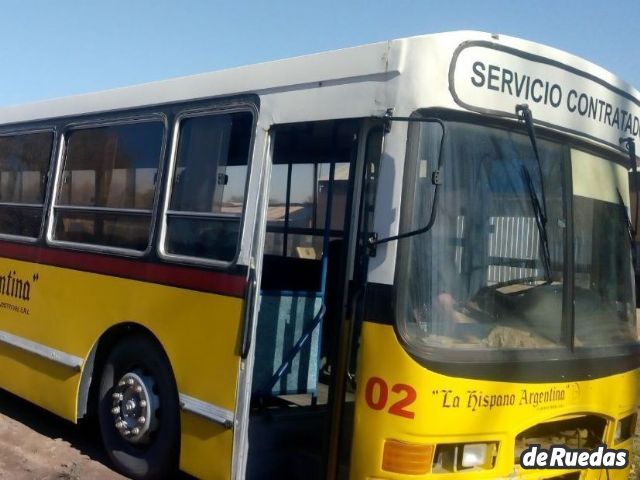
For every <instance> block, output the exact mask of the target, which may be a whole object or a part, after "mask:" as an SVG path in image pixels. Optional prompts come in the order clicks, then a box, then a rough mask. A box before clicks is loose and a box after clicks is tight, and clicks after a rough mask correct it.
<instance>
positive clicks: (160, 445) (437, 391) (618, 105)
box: [0, 32, 640, 480]
mask: <svg viewBox="0 0 640 480" xmlns="http://www.w3.org/2000/svg"><path fill="white" fill-rule="evenodd" d="M639 135H640V93H639V92H638V91H637V90H635V89H633V88H632V87H631V86H629V85H628V84H626V83H624V82H623V81H622V80H620V79H618V78H616V77H615V76H613V75H612V74H611V73H609V72H607V71H605V70H603V69H601V68H599V67H597V66H595V65H593V64H591V63H589V62H587V61H585V60H582V59H580V58H577V57H574V56H572V55H570V54H567V53H565V52H562V51H559V50H556V49H553V48H549V47H545V46H541V45H538V44H534V43H530V42H527V41H524V40H519V39H515V38H510V37H504V36H500V35H490V34H485V33H478V32H455V33H443V34H435V35H428V36H420V37H414V38H406V39H400V40H393V41H389V42H383V43H377V44H372V45H366V46H362V47H357V48H350V49H346V50H340V51H335V52H329V53H322V54H318V55H311V56H306V57H301V58H294V59H289V60H283V61H278V62H272V63H266V64H260V65H255V66H249V67H244V68H237V69H232V70H226V71H221V72H217V73H211V74H203V75H196V76H192V77H186V78H180V79H175V80H168V81H162V82H157V83H151V84H147V85H140V86H134V87H130V88H123V89H117V90H112V91H107V92H100V93H95V94H88V95H80V96H76V97H71V98H65V99H59V100H52V101H46V102H41V103H36V104H32V105H25V106H18V107H10V108H3V109H0V296H1V297H2V298H1V299H0V386H1V387H2V388H4V389H6V390H9V391H11V392H13V393H15V394H17V395H19V396H21V397H24V398H26V399H28V400H30V401H32V402H34V403H36V404H38V405H40V406H42V407H44V408H46V409H48V410H50V411H52V412H54V413H56V414H58V415H60V416H62V417H64V418H66V419H69V420H71V421H74V422H75V421H78V420H79V419H82V418H84V417H91V416H95V417H97V418H98V421H99V424H100V431H101V435H102V440H103V443H104V445H105V448H106V450H107V451H108V453H109V455H110V458H111V459H112V461H113V463H114V465H115V467H116V468H117V469H118V470H120V471H121V472H123V473H124V474H125V475H127V476H129V477H132V478H137V479H152V478H171V476H172V475H173V474H174V472H175V470H176V469H177V468H180V469H182V470H183V471H185V472H188V473H190V474H192V475H194V476H197V477H200V478H234V479H242V478H250V479H270V478H273V479H286V478H305V479H311V478H318V479H319V478H328V479H334V478H351V479H354V480H355V479H358V480H360V479H388V480H390V479H395V480H408V479H413V478H416V479H417V478H421V479H422V478H434V479H437V478H441V479H449V478H460V479H469V480H473V479H496V478H531V479H533V478H536V479H538V478H557V479H564V480H567V479H578V478H580V479H604V478H607V479H614V478H618V479H623V478H626V477H627V475H628V471H629V467H628V466H627V467H626V468H610V469H607V470H606V471H605V470H584V471H581V470H579V469H578V468H577V467H575V466H571V465H565V466H564V467H565V468H560V469H544V470H542V469H539V470H536V469H533V470H532V469H526V468H524V466H523V465H520V455H521V453H522V452H523V451H525V450H526V449H527V447H528V446H529V445H533V444H536V445H539V446H541V448H546V447H549V446H551V445H553V444H564V445H568V446H570V447H571V448H574V449H575V448H583V449H594V448H596V447H597V446H598V445H600V444H606V445H607V446H608V447H609V448H615V449H630V447H631V440H632V436H633V433H634V429H635V419H636V417H635V412H636V402H637V397H638V365H639V361H638V359H639V357H638V351H639V350H638V327H637V325H636V316H635V297H634V283H633V274H632V271H633V270H632V254H631V248H630V238H631V237H630V232H631V233H633V226H632V225H631V224H632V223H633V222H631V221H630V218H633V217H634V215H630V211H629V205H630V200H631V199H630V195H629V182H628V172H629V170H630V169H632V170H635V161H636V158H635V150H634V140H636V141H637V140H638V139H640V136H639Z"/></svg>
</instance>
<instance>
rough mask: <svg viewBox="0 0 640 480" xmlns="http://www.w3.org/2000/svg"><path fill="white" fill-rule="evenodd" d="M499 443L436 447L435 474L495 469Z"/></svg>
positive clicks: (453, 444)
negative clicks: (475, 469)
mask: <svg viewBox="0 0 640 480" xmlns="http://www.w3.org/2000/svg"><path fill="white" fill-rule="evenodd" d="M497 453H498V443H497V442H484V443H480V442H474V443H450V444H441V445H438V446H437V447H436V454H435V460H434V462H433V472H434V473H445V472H460V471H464V470H467V469H474V468H481V469H485V470H489V469H491V468H493V467H494V465H495V461H496V455H497Z"/></svg>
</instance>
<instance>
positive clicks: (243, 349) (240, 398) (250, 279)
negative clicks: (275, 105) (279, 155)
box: [231, 108, 273, 480]
mask: <svg viewBox="0 0 640 480" xmlns="http://www.w3.org/2000/svg"><path fill="white" fill-rule="evenodd" d="M265 117H266V115H265V114H264V113H263V109H262V108H261V109H260V113H259V116H258V121H257V123H256V132H255V140H254V149H253V154H252V159H251V173H250V178H249V187H248V190H247V192H248V193H247V201H246V212H245V224H244V225H245V227H244V229H243V232H242V236H243V242H245V243H249V242H250V244H249V245H247V249H246V250H245V249H244V248H243V250H244V251H248V252H250V253H249V258H248V259H247V265H248V266H249V268H248V273H247V281H246V292H245V304H244V305H245V308H244V318H243V322H242V328H241V331H240V335H239V338H238V348H237V350H238V355H239V357H240V367H239V371H238V382H237V394H236V410H235V420H234V426H233V428H234V432H233V454H232V459H231V478H232V479H238V480H241V479H244V478H245V474H246V468H247V459H248V453H249V407H250V403H251V382H252V378H253V363H254V357H255V336H256V329H257V324H258V313H259V307H260V288H259V285H260V280H261V277H262V256H263V251H264V239H265V235H266V225H267V207H268V203H269V185H270V183H271V164H272V158H273V142H272V139H273V130H271V129H270V125H269V124H268V123H266V122H265V120H264V118H265Z"/></svg>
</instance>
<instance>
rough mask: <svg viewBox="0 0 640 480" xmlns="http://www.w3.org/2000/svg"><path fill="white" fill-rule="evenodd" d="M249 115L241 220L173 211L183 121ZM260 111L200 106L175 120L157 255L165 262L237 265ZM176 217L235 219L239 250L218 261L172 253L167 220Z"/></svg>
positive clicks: (235, 106)
mask: <svg viewBox="0 0 640 480" xmlns="http://www.w3.org/2000/svg"><path fill="white" fill-rule="evenodd" d="M241 112H248V113H250V114H251V116H252V117H253V118H252V124H251V125H252V126H251V136H250V138H249V148H248V155H247V175H246V178H245V186H244V199H243V202H242V213H241V214H240V217H236V216H234V215H230V214H221V213H208V212H189V213H180V212H177V211H173V210H172V209H171V208H170V203H171V194H172V192H173V183H174V181H173V179H174V174H175V170H176V164H177V160H178V149H179V144H180V130H181V127H182V122H183V121H184V120H185V119H189V118H198V117H207V116H213V115H221V114H232V113H241ZM258 114H259V112H258V108H257V107H256V106H255V105H254V104H252V103H237V104H232V105H214V106H207V107H197V108H186V109H184V110H182V111H180V112H179V113H178V114H177V115H176V116H175V118H174V121H173V125H172V131H171V140H170V147H169V148H170V149H169V162H168V165H167V172H166V176H165V179H166V184H165V190H164V198H163V199H162V206H161V210H160V213H159V217H160V224H159V228H160V233H159V236H158V242H157V247H156V253H157V255H158V257H159V258H161V259H162V260H165V261H170V262H178V263H184V264H189V265H200V266H202V265H206V266H211V267H222V268H228V267H230V266H233V265H235V264H236V263H237V261H238V257H239V256H240V250H241V244H242V233H243V230H244V224H245V221H246V212H247V198H248V194H249V185H250V178H251V170H252V161H253V150H254V145H255V138H256V126H257V122H258ZM172 215H173V216H175V217H177V218H196V219H226V220H228V221H234V220H235V219H238V220H239V223H238V240H237V242H236V251H235V253H234V255H233V258H232V259H231V260H217V259H213V258H206V257H197V256H191V255H182V254H178V253H171V252H168V251H167V230H168V222H167V219H168V217H170V216H172Z"/></svg>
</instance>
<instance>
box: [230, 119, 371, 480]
mask: <svg viewBox="0 0 640 480" xmlns="http://www.w3.org/2000/svg"><path fill="white" fill-rule="evenodd" d="M373 123H374V121H373V120H357V119H356V120H354V119H350V120H327V121H318V122H301V123H296V124H287V125H277V126H273V127H272V128H271V129H270V131H269V137H268V141H267V142H265V145H267V146H266V147H265V150H264V151H265V155H264V159H265V161H264V168H263V171H262V173H261V175H262V177H261V187H260V190H261V193H260V200H259V201H258V202H257V203H256V208H257V210H258V211H257V212H256V215H255V218H256V223H255V225H256V228H255V233H254V236H253V243H254V246H253V249H252V259H251V262H252V266H253V268H252V271H251V272H252V273H250V275H249V284H248V288H249V294H248V297H247V302H248V303H247V305H248V308H247V316H246V324H247V325H248V326H247V327H246V329H247V330H246V331H247V342H248V345H249V346H248V348H247V350H246V352H245V353H246V359H245V360H243V364H242V365H241V368H240V371H239V379H240V389H239V392H240V393H239V396H238V407H237V410H236V412H237V414H236V415H237V417H238V420H241V421H239V422H237V426H236V431H235V435H234V437H235V438H234V463H233V477H234V478H248V479H252V478H294V479H295V478H304V479H305V480H309V479H311V478H313V479H315V478H317V479H321V478H335V477H336V475H337V473H338V471H341V472H344V473H345V475H346V473H347V472H348V468H347V465H346V464H347V463H348V461H349V444H350V434H349V431H350V430H349V428H348V426H349V425H350V424H351V423H352V419H350V418H349V415H353V408H352V404H353V402H354V400H355V396H354V393H353V389H351V390H350V389H349V388H348V387H347V384H348V379H349V378H350V377H351V376H352V373H353V370H354V368H355V361H351V360H350V358H351V356H352V353H353V349H352V346H353V345H354V344H355V342H354V341H353V339H354V337H355V335H354V332H355V331H357V329H356V328H354V322H353V319H354V318H355V317H354V315H353V313H354V308H353V306H354V303H353V302H352V301H351V299H353V298H355V297H354V296H357V291H359V287H358V285H356V284H357V283H358V281H360V280H359V279H360V278H361V277H362V275H361V274H360V273H359V274H356V273H355V272H356V271H359V267H358V260H357V255H356V252H357V251H358V248H357V245H358V243H362V242H361V239H360V238H359V237H358V234H359V228H358V226H359V222H360V216H361V213H362V212H361V208H360V204H361V192H362V185H363V182H364V180H365V178H364V173H363V172H364V164H365V162H366V158H365V150H366V147H367V145H368V142H369V143H371V140H370V138H371V136H370V131H371V130H372V129H373V126H372V124H373ZM375 123H377V125H379V124H380V122H379V121H375ZM379 151H380V150H379V147H378V149H377V154H378V156H379ZM358 275H359V276H358ZM251 301H252V302H253V303H250V302H251ZM356 301H357V298H356ZM249 340H250V341H249ZM350 404H351V405H350ZM350 407H351V408H350ZM341 476H343V475H341Z"/></svg>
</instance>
